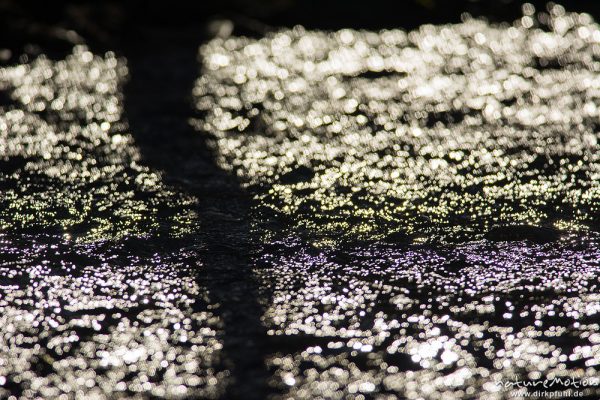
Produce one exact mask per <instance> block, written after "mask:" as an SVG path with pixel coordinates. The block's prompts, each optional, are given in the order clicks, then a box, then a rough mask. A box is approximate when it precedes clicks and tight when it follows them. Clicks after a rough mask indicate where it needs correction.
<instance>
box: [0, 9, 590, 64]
mask: <svg viewBox="0 0 600 400" xmlns="http://www.w3.org/2000/svg"><path fill="white" fill-rule="evenodd" d="M522 3H523V2H522V1H515V0H456V1H448V0H396V1H388V0H368V1H357V0H329V1H326V0H219V1H205V0H201V1H195V2H194V1H189V0H173V1H143V0H132V1H111V0H109V1H90V0H87V1H85V0H82V1H52V2H47V1H32V0H0V49H9V50H11V54H12V55H13V56H15V57H17V56H18V55H20V54H22V53H23V52H27V53H35V52H37V51H41V50H40V48H43V51H44V52H45V53H46V54H48V55H50V56H52V55H53V53H55V54H56V56H59V55H60V53H62V52H68V51H69V50H70V48H71V47H72V43H73V42H81V41H85V42H86V43H87V44H88V45H89V46H90V47H92V49H93V50H99V51H101V50H105V49H117V50H118V49H120V48H121V47H122V46H124V45H126V44H127V42H131V39H132V38H134V37H135V36H136V35H140V34H144V31H148V30H163V31H164V30H166V31H178V32H181V31H187V32H190V31H194V32H195V33H196V37H197V38H201V37H206V36H208V35H209V32H208V31H209V30H210V29H209V26H210V24H209V22H210V21H214V20H216V19H229V20H232V21H234V23H235V27H236V33H240V34H247V35H252V34H260V33H261V32H262V31H264V30H269V29H272V28H273V27H281V26H288V27H289V26H294V25H297V24H300V25H304V26H306V27H307V28H318V29H337V28H342V27H351V28H366V29H380V28H397V27H399V28H404V29H412V28H415V27H416V26H418V25H421V24H424V23H436V24H439V23H449V22H450V23H451V22H459V21H460V18H461V14H463V13H464V12H468V13H470V14H472V15H474V16H480V17H485V18H487V19H488V20H491V21H513V20H515V19H516V18H518V17H519V16H520V15H521V5H522ZM532 3H533V4H534V5H535V6H536V9H537V10H541V11H543V10H545V9H546V4H547V3H546V2H545V1H533V2H532ZM560 4H562V5H563V6H564V7H565V8H567V10H570V11H585V12H589V13H591V14H592V15H594V16H595V17H597V16H598V15H600V3H599V2H592V1H586V0H571V1H565V2H562V3H560ZM69 30H73V31H75V32H77V33H78V34H79V36H77V35H73V34H72V33H69V32H68V31H69ZM163 33H164V32H163ZM28 44H29V45H30V46H27V45H28ZM31 44H34V46H31ZM5 54H7V53H5ZM4 58H6V56H5V57H4ZM6 61H7V60H6V59H5V60H4V62H6Z"/></svg>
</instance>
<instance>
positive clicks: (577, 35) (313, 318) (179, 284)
mask: <svg viewBox="0 0 600 400" xmlns="http://www.w3.org/2000/svg"><path fill="white" fill-rule="evenodd" d="M163 47H164V49H168V47H169V46H167V45H165V46H163ZM168 51H169V50H164V51H163V50H160V49H158V48H157V50H156V54H154V55H152V54H151V55H149V56H148V57H150V59H152V57H156V58H157V59H168V58H170V57H172V54H171V53H169V52H168ZM193 51H194V53H195V52H196V51H197V48H196V47H195V46H194V47H193ZM195 56H196V54H192V53H190V54H188V55H187V56H186V57H184V58H182V59H181V60H176V62H177V63H179V64H180V65H184V66H185V65H187V67H186V68H187V69H186V68H184V67H182V68H181V69H179V70H173V71H171V72H168V73H165V75H161V76H158V77H154V79H155V81H146V80H144V79H141V78H140V76H143V77H145V78H147V77H148V76H150V75H151V74H150V73H148V72H147V71H145V70H144V68H142V67H140V65H146V64H152V63H151V62H148V60H141V59H140V57H139V56H138V55H137V54H135V53H130V54H125V55H124V56H116V55H115V54H113V53H111V52H109V53H106V54H93V53H92V52H91V51H89V50H88V49H87V48H85V47H83V46H78V47H75V48H74V50H73V53H72V55H70V56H68V57H67V58H65V59H64V60H50V59H48V58H46V57H44V56H41V57H38V58H34V59H21V60H20V61H19V62H14V63H8V64H7V65H5V66H3V67H1V68H0V109H1V112H0V135H2V140H1V146H2V151H1V152H0V154H1V157H2V158H1V159H0V167H1V168H0V171H1V172H0V185H2V192H1V194H0V202H1V203H2V207H1V210H0V225H1V226H2V230H1V235H0V248H1V249H2V257H1V260H2V261H1V263H0V397H9V396H11V395H14V397H15V398H58V397H59V396H61V395H62V396H63V397H64V398H71V397H77V398H81V397H90V396H91V397H92V398H109V397H139V398H149V397H159V398H189V397H192V398H266V397H272V398H282V399H286V398H307V399H308V398H339V399H342V398H350V399H364V398H378V399H394V398H410V399H438V398H439V399H452V398H456V399H462V398H486V399H487V398H489V399H502V398H515V397H519V396H522V394H521V395H519V394H515V393H514V391H513V390H510V389H506V388H504V387H503V386H502V384H503V383H505V382H510V381H514V380H517V379H520V380H531V381H536V380H546V379H547V380H552V379H554V378H560V379H563V381H562V385H561V384H557V385H556V386H555V387H554V388H553V389H552V390H557V389H559V388H561V389H562V388H567V389H571V390H574V388H573V387H572V385H571V386H569V385H568V384H565V383H564V382H565V379H567V378H570V379H575V380H578V381H579V382H586V384H585V385H583V387H581V388H579V389H577V390H580V391H581V392H582V393H583V394H584V395H587V396H592V397H593V396H595V395H596V396H597V395H600V386H599V385H600V382H598V381H597V377H598V373H597V369H598V363H599V362H600V334H599V333H598V330H599V328H600V327H599V325H598V317H597V315H598V311H600V292H599V291H598V273H599V272H600V271H599V269H600V262H599V261H598V260H599V259H600V236H599V234H598V233H597V228H598V222H599V217H600V214H599V211H600V210H599V208H598V197H599V194H600V186H599V184H598V178H599V177H600V159H599V157H600V156H599V155H598V152H597V148H598V139H599V134H598V132H597V130H598V121H599V118H600V113H599V111H598V108H597V107H598V96H600V74H599V71H600V27H598V25H596V23H595V22H594V21H593V20H592V18H591V17H590V16H588V15H586V14H573V13H569V12H567V11H565V10H564V9H563V8H562V7H560V6H556V7H554V8H552V9H551V12H550V13H548V14H542V15H541V16H539V15H534V14H533V10H532V9H531V8H530V7H524V15H523V17H522V18H521V19H520V20H518V21H515V23H514V24H504V25H495V24H490V23H487V22H484V21H481V20H475V19H470V18H468V17H465V20H464V22H463V23H460V24H455V25H443V26H441V25H440V26H433V25H425V26H422V27H421V28H419V29H417V30H415V31H412V32H406V31H401V30H387V31H379V32H374V31H358V30H349V29H346V30H341V31H336V32H323V31H314V30H312V31H311V30H305V29H303V28H301V27H297V28H294V29H291V30H282V31H278V32H275V33H268V34H266V35H265V36H264V37H263V38H258V39H257V38H245V37H239V36H233V37H225V38H217V39H214V40H212V41H210V42H208V43H205V44H204V45H202V46H201V47H200V50H199V59H198V62H196V60H195ZM142 61H143V62H142ZM156 64H157V65H160V61H157V62H156ZM155 66H156V65H155ZM163 70H169V68H168V66H166V67H164V68H163ZM169 74H170V75H169ZM165 77H166V78H169V77H171V78H169V79H172V80H169V79H165ZM182 77H183V78H182ZM178 79H179V80H178ZM182 80H183V81H185V82H184V84H181V85H180V86H177V87H176V88H175V89H173V91H174V92H175V93H176V94H177V93H179V92H185V91H186V90H189V101H188V98H186V97H185V96H176V97H177V99H172V98H169V97H165V96H163V95H162V94H161V93H162V91H161V90H158V88H159V86H160V85H161V83H160V82H161V81H163V83H162V84H163V85H165V86H168V87H171V88H172V87H174V86H176V85H175V83H174V82H180V81H182ZM147 82H150V83H147ZM186 82H187V83H186ZM187 84H189V87H187V86H186V85H187ZM154 85H157V86H154ZM154 89H156V90H154ZM179 94H181V93H179ZM185 107H191V108H193V109H194V110H195V115H194V117H193V118H191V119H189V121H188V118H187V117H188V116H189V115H188V113H186V112H184V111H181V114H179V111H178V109H179V108H185ZM165 116H167V117H165ZM184 125H185V127H184V128H182V126H184ZM186 129H187V131H186V135H189V137H187V136H185V135H184V136H185V137H183V138H182V137H177V138H176V137H175V134H173V138H171V136H170V133H169V132H170V130H172V131H173V132H182V131H184V130H186ZM157 132H158V133H157ZM164 154H169V160H166V161H165V160H164V158H165V157H164ZM173 154H174V156H173V158H172V159H170V157H171V156H170V155H173ZM157 160H159V161H157Z"/></svg>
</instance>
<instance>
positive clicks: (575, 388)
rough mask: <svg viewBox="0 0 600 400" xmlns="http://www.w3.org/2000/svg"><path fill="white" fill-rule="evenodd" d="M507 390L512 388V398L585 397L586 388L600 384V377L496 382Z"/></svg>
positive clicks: (516, 379)
mask: <svg viewBox="0 0 600 400" xmlns="http://www.w3.org/2000/svg"><path fill="white" fill-rule="evenodd" d="M495 383H496V385H498V386H500V387H501V388H503V389H505V390H512V395H511V398H528V397H530V398H567V397H583V395H584V390H585V389H589V388H592V387H598V386H599V385H600V377H589V378H581V379H576V378H566V377H556V378H552V379H535V380H533V379H532V380H521V379H518V378H515V379H513V380H498V381H496V382H495Z"/></svg>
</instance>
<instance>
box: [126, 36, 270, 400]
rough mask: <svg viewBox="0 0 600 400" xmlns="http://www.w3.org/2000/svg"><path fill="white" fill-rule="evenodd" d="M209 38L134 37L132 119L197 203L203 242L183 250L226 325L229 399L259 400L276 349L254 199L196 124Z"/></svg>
mask: <svg viewBox="0 0 600 400" xmlns="http://www.w3.org/2000/svg"><path fill="white" fill-rule="evenodd" d="M136 29H137V28H136ZM202 38H203V33H202V32H201V31H200V30H183V29H181V30H177V29H169V30H164V31H161V30H160V29H156V28H153V29H149V30H146V31H144V30H137V31H136V32H131V34H129V35H127V42H126V43H123V50H124V55H125V57H126V58H127V63H128V69H129V82H128V83H127V85H126V88H125V115H126V118H127V120H128V121H129V125H130V131H131V134H132V135H133V137H134V139H135V143H136V145H137V146H138V147H139V149H140V151H141V154H142V161H143V162H144V164H146V165H148V166H150V167H152V168H154V169H157V170H160V171H162V172H163V174H164V178H165V180H166V182H167V183H168V184H170V185H171V186H174V187H176V188H177V189H179V190H181V191H182V192H184V193H186V194H188V195H191V196H194V197H195V198H196V199H197V202H198V203H197V204H198V205H197V209H196V212H197V214H198V216H199V219H200V221H201V224H202V226H201V227H200V228H199V229H198V230H197V231H198V233H197V235H195V237H193V238H190V237H188V238H185V239H182V245H186V246H187V245H190V243H195V245H194V246H196V247H195V248H196V249H197V254H198V275H197V283H198V285H199V287H200V288H201V289H204V290H206V292H207V293H208V297H209V299H208V301H209V303H210V304H212V305H215V306H216V307H215V309H214V310H212V311H213V312H214V313H215V314H216V315H217V316H218V317H219V319H220V321H221V323H222V324H223V330H222V337H221V340H222V344H223V349H222V350H221V352H222V353H221V354H222V357H221V358H222V360H223V364H222V365H221V366H219V367H217V368H219V369H224V370H227V371H229V373H230V376H229V379H230V380H229V383H228V385H227V387H226V392H225V393H224V394H223V398H228V399H229V398H230V399H236V398H244V399H253V398H257V399H259V398H265V397H266V395H267V393H268V392H269V390H268V380H269V374H268V371H267V368H266V366H265V358H266V356H267V355H268V354H269V353H270V352H271V351H270V350H269V346H268V343H267V342H268V340H267V338H268V336H267V332H266V329H265V327H264V326H263V324H262V322H261V317H262V316H263V314H264V310H263V306H262V305H261V303H260V301H259V296H260V294H259V292H258V284H257V282H256V279H255V276H254V274H253V271H252V266H251V263H250V261H251V260H250V252H251V247H252V246H251V243H250V242H251V237H250V232H249V228H248V210H249V204H250V201H249V200H250V199H249V196H248V195H247V193H245V192H244V190H243V189H242V188H241V186H240V184H239V182H237V181H236V179H235V178H234V177H232V176H231V175H230V174H228V173H227V172H225V171H223V170H222V169H221V168H219V166H218V165H217V163H216V162H215V159H214V155H213V153H212V152H211V149H210V148H209V143H208V138H209V136H208V135H207V134H202V133H199V132H197V131H195V130H194V129H193V128H192V127H191V126H190V125H189V123H188V119H189V118H190V117H192V116H193V110H192V107H191V93H192V88H193V85H194V82H195V80H196V79H197V77H198V73H199V63H198V60H197V54H198V47H199V45H200V44H201V40H202ZM198 243H199V244H200V245H198ZM267 297H268V296H267ZM199 304H201V302H199Z"/></svg>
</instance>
